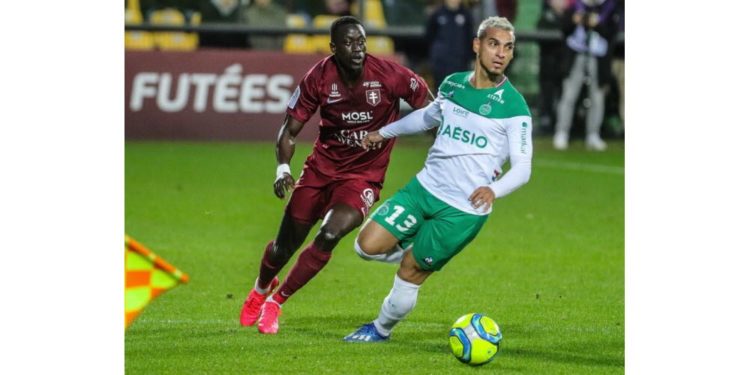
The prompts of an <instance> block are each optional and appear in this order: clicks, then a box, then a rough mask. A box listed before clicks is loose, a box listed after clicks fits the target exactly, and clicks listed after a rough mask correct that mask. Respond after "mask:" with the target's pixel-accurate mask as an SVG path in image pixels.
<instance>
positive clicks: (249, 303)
mask: <svg viewBox="0 0 750 375" xmlns="http://www.w3.org/2000/svg"><path fill="white" fill-rule="evenodd" d="M278 285H279V278H278V277H274V278H273V280H272V281H271V286H270V287H269V288H268V293H266V294H260V293H258V292H256V291H255V287H253V289H252V290H251V291H250V294H248V296H247V299H246V300H245V303H244V304H242V311H240V325H242V326H244V327H250V326H252V325H254V324H255V322H257V321H258V317H259V316H260V307H261V306H263V302H265V301H266V297H267V296H269V295H270V294H271V293H272V292H273V290H274V289H276V287H277V286H278Z"/></svg>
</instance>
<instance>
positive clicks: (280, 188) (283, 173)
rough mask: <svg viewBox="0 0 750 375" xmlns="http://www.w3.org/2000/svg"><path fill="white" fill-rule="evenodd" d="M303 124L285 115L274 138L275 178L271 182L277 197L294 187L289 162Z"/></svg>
mask: <svg viewBox="0 0 750 375" xmlns="http://www.w3.org/2000/svg"><path fill="white" fill-rule="evenodd" d="M304 125H305V124H304V123H303V122H300V121H297V120H295V119H294V118H293V117H292V116H289V115H286V117H285V118H284V123H283V124H282V125H281V129H280V130H279V136H278V137H277V138H276V163H277V167H276V180H275V181H274V182H273V192H274V194H276V196H277V197H279V198H284V196H285V195H286V192H287V191H289V190H292V189H293V188H294V178H293V177H292V171H291V169H290V168H289V162H290V161H291V160H292V156H293V155H294V145H295V143H294V141H295V138H296V137H297V134H299V132H300V130H302V127H303V126H304Z"/></svg>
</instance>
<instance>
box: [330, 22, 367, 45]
mask: <svg viewBox="0 0 750 375" xmlns="http://www.w3.org/2000/svg"><path fill="white" fill-rule="evenodd" d="M346 25H359V26H362V29H364V28H365V26H364V25H362V22H360V21H359V20H358V19H357V17H354V16H343V17H339V18H337V19H336V20H335V21H333V23H332V24H331V42H333V36H334V35H336V32H337V31H338V30H339V29H340V28H341V27H343V26H346Z"/></svg>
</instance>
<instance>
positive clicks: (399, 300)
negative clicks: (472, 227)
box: [344, 250, 432, 342]
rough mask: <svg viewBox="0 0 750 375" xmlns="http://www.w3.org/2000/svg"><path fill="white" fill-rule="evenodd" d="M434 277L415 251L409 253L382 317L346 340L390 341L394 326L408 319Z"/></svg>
mask: <svg viewBox="0 0 750 375" xmlns="http://www.w3.org/2000/svg"><path fill="white" fill-rule="evenodd" d="M431 274H432V271H423V270H422V269H420V268H419V265H418V264H417V261H416V260H415V259H414V255H413V254H412V251H411V250H407V251H406V253H405V254H404V257H403V259H402V260H401V266H400V267H399V269H398V272H397V273H396V277H395V278H394V280H393V288H391V292H390V293H388V295H387V296H386V297H385V299H384V300H383V304H382V305H381V306H380V314H378V318H377V319H375V320H374V321H373V322H371V323H368V324H365V325H363V326H362V327H360V328H359V329H358V330H356V331H355V332H353V333H351V334H349V335H348V336H346V337H344V340H345V341H349V342H378V341H385V340H388V338H389V337H390V335H391V331H392V330H393V327H394V326H395V325H396V324H397V323H398V322H400V321H402V320H404V318H406V316H407V315H408V314H409V313H410V312H411V311H412V310H413V309H414V306H416V304H417V295H418V294H419V287H420V286H421V285H422V284H423V283H424V282H425V280H427V278H428V277H429V276H430V275H431Z"/></svg>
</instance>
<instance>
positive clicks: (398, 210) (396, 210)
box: [378, 204, 417, 233]
mask: <svg viewBox="0 0 750 375" xmlns="http://www.w3.org/2000/svg"><path fill="white" fill-rule="evenodd" d="M379 211H381V212H384V213H381V212H378V214H381V215H388V216H387V217H386V218H385V219H383V220H384V221H385V222H386V223H388V224H389V225H390V226H392V227H394V228H396V229H397V230H398V231H399V232H401V233H405V232H406V231H408V230H409V229H410V228H411V227H413V226H414V225H415V224H417V218H416V217H414V215H412V214H407V215H406V216H405V217H404V216H403V215H402V214H403V213H404V211H406V209H405V208H404V207H403V206H401V205H398V204H394V205H393V212H390V214H389V212H388V211H389V210H388V208H387V206H384V207H382V208H381V209H380V210H379Z"/></svg>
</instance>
